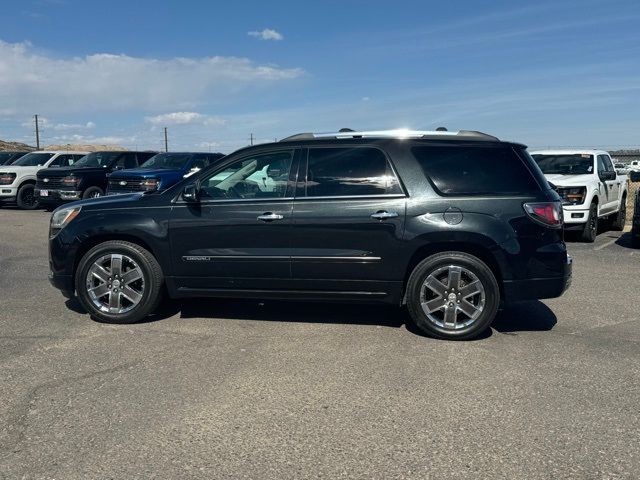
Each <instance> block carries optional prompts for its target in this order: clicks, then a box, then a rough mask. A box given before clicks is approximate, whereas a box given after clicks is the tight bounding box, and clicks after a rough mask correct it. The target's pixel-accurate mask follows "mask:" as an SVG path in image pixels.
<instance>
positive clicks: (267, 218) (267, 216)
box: [258, 212, 284, 222]
mask: <svg viewBox="0 0 640 480" xmlns="http://www.w3.org/2000/svg"><path fill="white" fill-rule="evenodd" d="M283 218H284V217H283V216H282V215H280V214H277V213H272V212H266V213H263V214H262V215H258V220H262V221H263V222H273V221H274V220H282V219H283Z"/></svg>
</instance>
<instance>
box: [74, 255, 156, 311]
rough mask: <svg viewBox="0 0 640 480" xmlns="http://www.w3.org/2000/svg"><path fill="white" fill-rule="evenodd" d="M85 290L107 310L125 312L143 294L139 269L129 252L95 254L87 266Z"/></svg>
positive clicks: (93, 301) (99, 306)
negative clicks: (127, 253)
mask: <svg viewBox="0 0 640 480" xmlns="http://www.w3.org/2000/svg"><path fill="white" fill-rule="evenodd" d="M86 285H87V293H88V295H89V298H90V299H91V302H92V303H93V305H95V307H96V308H98V309H99V310H100V311H102V312H106V313H116V314H118V313H127V312H129V311H131V310H132V309H134V308H135V307H136V305H138V304H139V303H140V301H141V300H142V295H143V294H144V288H145V284H144V275H143V273H142V269H141V268H140V267H139V266H138V264H137V263H136V262H135V261H134V260H133V259H132V258H131V257H129V256H127V255H121V254H117V253H112V254H108V255H103V256H102V257H100V258H98V259H97V260H96V261H95V262H93V265H91V267H90V268H89V271H88V272H87V278H86Z"/></svg>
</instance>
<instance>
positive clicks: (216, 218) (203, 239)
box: [49, 138, 571, 304]
mask: <svg viewBox="0 0 640 480" xmlns="http://www.w3.org/2000/svg"><path fill="white" fill-rule="evenodd" d="M461 142H464V144H465V145H470V144H473V142H472V141H470V140H446V141H442V140H438V139H420V140H412V139H404V140H398V139H357V138H356V139H348V140H347V139H341V140H336V139H333V140H329V139H327V140H301V141H291V142H281V143H276V144H266V145H260V146H255V147H249V148H246V149H243V150H240V151H237V152H235V153H233V154H231V155H229V156H228V157H227V158H226V159H225V160H223V162H222V163H220V164H217V165H216V166H214V167H213V169H209V170H208V171H204V172H201V173H200V175H198V178H202V177H204V176H206V175H207V174H208V173H210V172H212V171H217V170H221V169H223V168H224V166H225V165H227V164H229V163H231V162H233V161H234V160H237V159H240V158H242V157H243V156H248V155H250V154H252V155H253V154H256V153H259V152H273V151H277V150H282V149H287V150H293V151H294V161H293V167H292V169H291V174H290V179H289V184H290V187H289V188H288V189H287V194H286V196H285V197H284V198H277V199H274V198H269V199H251V200H246V199H238V200H227V199H225V200H219V199H207V198H202V199H201V201H200V202H196V203H193V202H192V203H190V202H187V201H185V200H184V199H183V197H182V191H183V189H184V187H185V186H187V185H189V184H194V183H197V180H198V178H188V179H186V180H184V181H182V182H180V183H179V184H177V185H175V186H174V187H172V188H170V189H169V190H166V191H164V192H161V193H153V194H146V195H143V194H132V195H123V196H117V197H107V198H101V199H95V200H85V201H81V202H76V203H74V204H73V205H82V210H81V212H80V214H79V215H78V217H77V218H76V219H75V220H73V222H71V223H70V224H69V225H68V226H67V227H66V228H64V229H63V230H62V231H61V232H60V233H58V234H57V235H56V236H54V237H53V238H51V239H50V245H49V246H50V266H51V272H52V273H51V281H52V283H53V285H54V286H56V287H57V288H59V289H61V290H63V292H65V294H67V295H70V294H72V293H73V290H74V287H73V276H74V272H75V268H76V267H77V265H78V262H79V260H80V258H81V257H82V255H83V254H84V253H85V252H86V251H88V249H89V248H91V247H92V246H94V245H96V244H98V243H100V242H102V241H106V240H111V239H124V240H129V241H132V242H135V243H138V244H140V245H142V246H144V247H145V248H147V249H148V250H149V251H151V252H152V253H153V254H154V256H155V257H156V258H157V260H158V262H159V263H160V265H161V267H162V270H163V273H164V275H165V281H166V285H167V289H168V291H169V294H170V295H171V296H172V297H190V296H228V297H243V298H248V297H253V298H284V299H329V300H349V301H376V302H385V303H394V304H400V303H401V302H402V299H403V295H404V288H405V285H406V281H407V278H408V276H409V274H410V273H411V270H412V269H413V267H414V266H415V265H416V264H417V263H418V262H419V261H420V260H422V259H423V258H425V257H426V256H428V255H430V254H433V253H437V252H441V251H449V250H458V251H464V252H467V253H471V254H473V255H476V256H477V257H479V258H480V259H481V260H483V261H484V262H485V263H486V264H487V265H488V266H489V267H490V268H491V269H492V270H493V272H494V275H495V276H496V278H497V280H498V283H499V285H500V290H501V300H502V301H518V300H525V299H534V298H550V297H556V296H559V295H561V294H562V293H563V292H564V290H565V289H566V288H567V286H568V285H569V282H570V278H571V265H570V264H569V262H568V261H567V258H568V257H567V251H566V246H565V243H564V241H563V233H562V228H557V229H552V228H548V227H545V226H543V225H540V224H538V223H536V222H534V221H533V220H532V219H531V218H530V217H529V216H527V214H526V213H525V211H524V209H523V204H524V203H526V202H549V201H559V197H558V195H557V193H556V192H555V191H553V190H552V189H551V188H549V186H548V184H547V183H546V182H545V181H544V179H543V178H542V175H541V174H540V172H539V170H537V167H536V166H535V165H534V166H532V165H530V164H529V163H528V162H529V160H528V159H527V158H528V157H527V156H526V154H524V149H525V147H523V146H522V145H517V144H505V143H502V142H500V143H499V144H500V145H501V146H505V145H507V146H508V147H509V148H513V149H515V150H516V151H517V152H518V154H519V155H521V156H522V161H523V162H525V163H526V164H527V168H531V169H535V171H532V175H533V176H534V177H535V178H536V181H538V182H539V183H540V188H539V190H538V191H537V192H536V193H533V194H532V193H526V194H520V195H506V196H504V195H503V196H444V195H440V194H438V193H436V190H435V189H434V186H433V184H432V182H431V181H430V180H429V179H427V178H426V177H425V174H424V173H423V171H422V169H421V168H420V166H419V165H418V163H417V162H416V160H415V158H414V157H413V156H412V155H411V150H410V149H411V146H413V145H447V146H453V145H456V144H461ZM496 143H498V142H496ZM482 144H483V145H486V144H487V143H486V142H482ZM318 145H321V146H339V147H341V148H345V147H349V146H353V147H360V146H372V147H375V148H378V149H381V150H382V151H383V152H384V153H385V155H386V156H387V157H388V159H389V160H390V162H391V164H392V166H393V169H394V170H395V172H396V173H397V176H398V177H399V179H400V181H401V183H402V193H398V194H393V195H378V196H376V195H374V196H368V197H357V198H328V197H325V198H308V197H304V196H303V194H302V193H303V191H304V188H303V186H304V182H305V178H304V176H305V172H306V161H307V160H306V159H307V157H308V149H309V148H313V147H314V146H315V147H317V146H318ZM531 163H532V162H531ZM540 178H542V179H541V180H540ZM380 211H393V212H397V213H398V216H397V217H395V218H390V219H385V220H376V219H374V218H371V215H372V214H374V213H376V212H380ZM267 212H273V213H277V214H279V215H282V219H280V220H279V221H277V222H263V221H260V220H258V219H257V217H258V216H259V215H262V214H264V213H267ZM445 212H447V213H446V215H445Z"/></svg>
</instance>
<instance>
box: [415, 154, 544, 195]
mask: <svg viewBox="0 0 640 480" xmlns="http://www.w3.org/2000/svg"><path fill="white" fill-rule="evenodd" d="M411 152H412V153H413V156H414V157H415V159H416V160H417V162H418V163H419V164H420V167H422V171H423V172H424V174H425V175H426V177H427V178H428V179H429V180H430V182H431V183H432V184H433V186H434V187H435V188H436V190H437V191H438V193H440V194H443V195H514V194H527V193H531V192H539V191H540V186H539V184H538V182H537V181H536V180H535V178H534V176H533V174H532V173H531V171H530V169H529V168H528V167H527V165H526V164H525V163H524V161H525V160H523V158H521V157H520V156H519V155H518V154H517V153H516V152H515V150H514V149H513V148H512V147H510V146H498V147H495V146H446V147H445V146H420V147H413V148H412V149H411Z"/></svg>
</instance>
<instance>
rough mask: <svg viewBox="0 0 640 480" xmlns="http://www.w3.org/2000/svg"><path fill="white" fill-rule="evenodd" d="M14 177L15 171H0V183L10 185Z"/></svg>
mask: <svg viewBox="0 0 640 480" xmlns="http://www.w3.org/2000/svg"><path fill="white" fill-rule="evenodd" d="M15 179H16V174H15V173H0V185H11V184H12V183H13V181H14V180H15Z"/></svg>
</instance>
